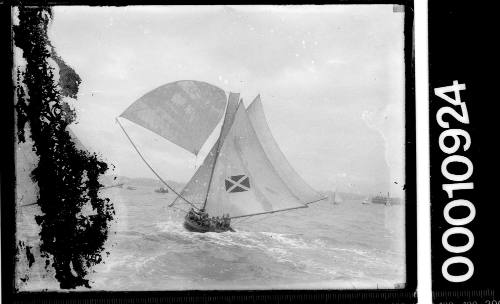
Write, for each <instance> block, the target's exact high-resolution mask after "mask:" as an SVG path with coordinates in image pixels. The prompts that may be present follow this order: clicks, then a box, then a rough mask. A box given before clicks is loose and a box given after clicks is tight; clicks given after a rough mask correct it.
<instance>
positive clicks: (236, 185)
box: [226, 175, 250, 193]
mask: <svg viewBox="0 0 500 304" xmlns="http://www.w3.org/2000/svg"><path fill="white" fill-rule="evenodd" d="M249 189H250V179H249V178H248V176H246V175H233V176H231V177H229V178H226V191H227V192H229V193H234V192H244V191H248V190H249Z"/></svg>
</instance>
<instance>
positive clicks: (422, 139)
mask: <svg viewBox="0 0 500 304" xmlns="http://www.w3.org/2000/svg"><path fill="white" fill-rule="evenodd" d="M414 3H415V14H414V16H415V97H416V105H415V111H416V133H417V134H416V136H417V140H416V144H417V295H418V303H420V304H427V303H432V278H431V273H432V272H431V212H430V207H431V206H430V191H429V190H430V183H429V178H430V170H429V169H430V163H429V60H428V59H429V57H428V54H429V52H428V27H427V26H428V2H427V0H415V2H414Z"/></svg>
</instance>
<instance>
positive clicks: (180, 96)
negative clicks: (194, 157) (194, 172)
mask: <svg viewBox="0 0 500 304" xmlns="http://www.w3.org/2000/svg"><path fill="white" fill-rule="evenodd" d="M225 106H226V94H225V92H224V91H223V90H222V89H220V88H218V87H216V86H213V85H211V84H208V83H206V82H201V81H194V80H182V81H177V82H173V83H169V84H166V85H163V86H160V87H158V88H156V89H154V90H152V91H150V92H149V93H147V94H146V95H144V96H142V97H141V98H139V99H138V100H137V101H135V102H134V103H133V104H132V105H130V106H129V107H128V108H127V109H126V110H125V111H124V112H123V113H122V114H121V115H120V116H121V117H123V118H126V119H128V120H130V121H132V122H134V123H136V124H138V125H140V126H142V127H144V128H146V129H148V130H151V131H153V132H155V133H156V134H158V135H160V136H162V137H164V138H165V139H167V140H169V141H171V142H173V143H175V144H176V145H178V146H180V147H182V148H184V149H186V150H188V151H190V152H192V153H194V154H198V152H199V151H200V148H201V146H202V145H203V144H204V143H205V141H206V140H207V138H208V136H210V134H211V132H212V131H213V130H214V128H215V126H216V125H217V123H218V122H219V121H220V119H221V117H222V114H223V113H224V107H225Z"/></svg>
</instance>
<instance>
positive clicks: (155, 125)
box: [117, 80, 325, 232]
mask: <svg viewBox="0 0 500 304" xmlns="http://www.w3.org/2000/svg"><path fill="white" fill-rule="evenodd" d="M222 116H224V118H223V119H222ZM120 117H121V118H126V119H127V120H129V121H131V122H133V123H135V124H138V125H140V126H142V127H144V128H146V129H148V130H151V131H153V132H155V133H157V134H158V135H160V136H162V137H164V138H165V139H167V140H169V141H171V142H173V143H174V144H176V145H178V146H179V147H182V148H184V149H186V150H188V151H190V152H191V153H193V154H195V155H197V153H198V152H199V151H200V148H201V146H202V145H203V144H205V142H206V140H207V138H208V137H209V135H210V134H211V133H212V131H213V130H214V129H215V127H216V125H217V124H218V123H219V122H222V125H221V129H220V134H219V136H218V138H217V140H216V141H215V143H214V144H213V145H212V148H211V149H210V152H209V153H208V154H207V156H206V157H205V159H204V160H203V163H202V165H201V166H200V167H198V169H197V170H196V172H195V174H194V175H193V176H192V178H191V179H190V180H189V182H188V183H187V184H186V186H185V187H184V188H183V189H182V191H181V192H180V193H177V192H176V191H175V190H174V189H173V188H172V187H170V186H169V185H168V184H167V183H166V182H165V181H164V180H163V179H162V178H161V177H160V176H159V175H158V174H157V173H156V172H155V171H154V169H153V168H152V167H151V166H150V165H149V164H148V163H147V161H146V160H145V159H144V157H142V155H141V154H140V151H139V149H138V148H137V147H136V146H135V144H134V143H133V141H132V139H131V138H130V137H129V136H128V134H127V133H126V131H125V129H124V128H123V126H122V125H121V123H120V121H119V120H118V119H117V121H118V123H119V124H120V126H121V127H122V130H123V131H124V132H125V135H126V136H127V138H128V139H129V140H130V142H131V143H132V145H133V146H134V148H135V149H136V151H137V152H138V153H139V155H140V156H141V158H142V159H143V161H144V162H146V164H147V165H148V167H149V168H150V169H151V170H152V171H153V172H154V173H155V174H156V175H157V177H158V178H159V179H160V180H161V181H162V182H163V183H164V184H165V185H166V186H167V187H168V188H169V189H170V190H171V191H172V192H173V193H175V194H176V195H177V197H176V199H175V200H174V201H173V202H172V203H171V204H170V205H169V207H173V206H174V205H181V206H187V207H188V208H189V211H188V212H187V214H186V217H185V221H184V227H185V228H186V229H187V230H190V231H196V232H209V231H210V232H223V231H228V230H229V231H231V230H233V229H232V228H231V227H230V220H231V219H236V218H243V217H250V216H256V215H261V214H269V213H275V212H282V211H287V210H293V209H298V208H307V205H308V204H311V203H313V202H317V201H320V200H322V199H325V197H322V196H321V195H319V194H318V193H317V192H316V191H315V190H314V189H312V188H311V187H310V186H309V185H307V183H306V182H305V181H304V180H303V179H302V178H301V177H300V176H299V175H298V174H297V173H296V172H295V170H294V169H293V168H292V166H291V165H290V163H289V162H288V160H287V159H286V157H285V156H284V155H283V153H282V152H281V150H280V149H279V146H278V144H277V143H276V141H275V140H274V138H273V136H272V133H271V131H270V129H269V126H268V124H267V121H266V118H265V115H264V111H263V106H262V103H261V101H260V96H257V97H256V98H255V99H254V101H253V102H252V104H251V105H250V106H249V107H248V108H247V109H246V108H245V106H244V104H243V102H242V100H240V97H239V94H238V93H232V92H231V93H229V94H228V97H227V99H226V95H225V92H224V91H223V90H222V89H220V88H217V87H215V86H213V85H210V84H207V83H205V82H199V81H193V80H184V81H177V82H174V83H170V84H166V85H164V86H161V87H159V88H157V89H155V90H153V91H151V92H149V93H147V94H146V95H144V96H143V97H141V98H139V99H138V100H137V101H135V102H134V103H133V104H132V105H131V106H129V108H127V109H126V110H125V111H124V112H123V113H122V114H121V115H120ZM177 124H178V125H177Z"/></svg>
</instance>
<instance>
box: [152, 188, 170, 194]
mask: <svg viewBox="0 0 500 304" xmlns="http://www.w3.org/2000/svg"><path fill="white" fill-rule="evenodd" d="M155 192H156V193H168V189H167V188H164V187H160V188H159V189H155Z"/></svg>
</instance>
